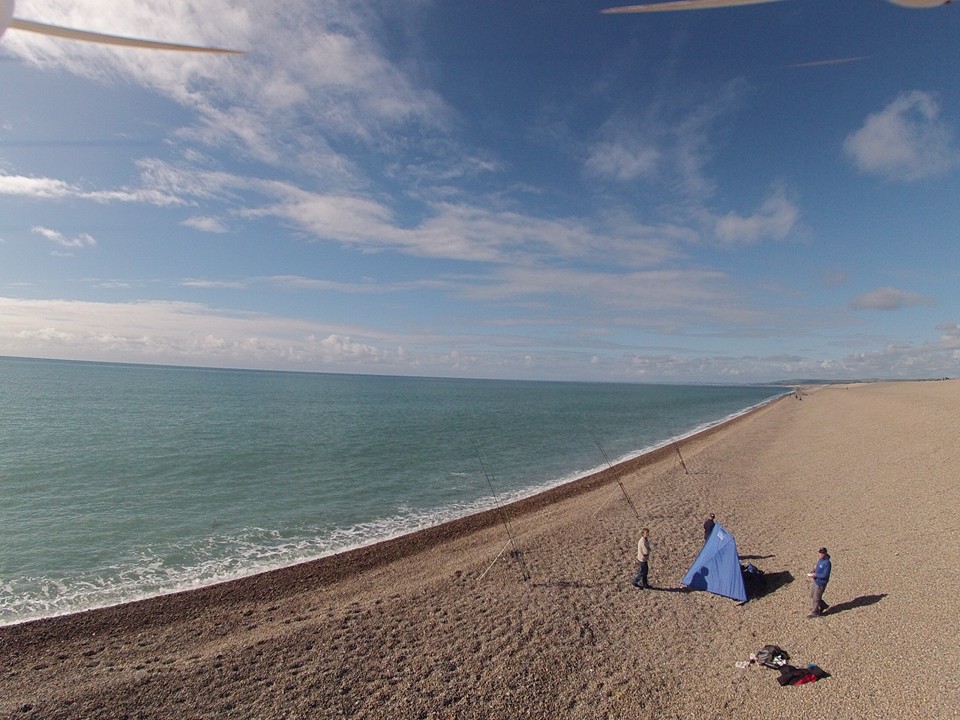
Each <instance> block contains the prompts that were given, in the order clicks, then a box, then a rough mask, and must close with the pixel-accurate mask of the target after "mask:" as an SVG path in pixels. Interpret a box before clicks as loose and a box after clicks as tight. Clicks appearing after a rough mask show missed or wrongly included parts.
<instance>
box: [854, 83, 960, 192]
mask: <svg viewBox="0 0 960 720" xmlns="http://www.w3.org/2000/svg"><path fill="white" fill-rule="evenodd" d="M843 150H844V152H845V153H846V155H847V156H848V157H849V158H850V159H851V160H852V161H853V162H854V164H855V165H856V166H857V168H858V169H859V170H860V171H861V172H865V173H870V174H874V175H880V176H881V177H884V178H886V179H888V180H900V181H906V182H912V181H916V180H922V179H924V178H931V177H939V176H942V175H945V174H947V173H948V172H950V171H952V170H953V169H955V168H956V167H958V166H960V149H958V147H957V145H956V143H955V142H954V139H953V134H952V133H951V131H950V128H949V127H948V126H947V124H946V123H945V122H943V121H942V120H941V119H940V106H939V104H938V103H937V101H936V99H935V98H934V96H933V95H932V94H930V93H925V92H921V91H919V90H914V91H912V92H908V93H904V94H903V95H900V96H899V97H898V98H897V99H896V100H894V101H893V102H892V103H890V104H889V105H888V106H887V107H886V108H884V109H883V110H881V111H880V112H878V113H875V114H873V115H870V116H869V117H868V118H867V120H866V122H865V123H864V125H863V127H862V128H860V129H859V130H857V131H856V132H854V133H852V134H851V135H849V136H848V137H847V139H846V140H845V141H844V143H843Z"/></svg>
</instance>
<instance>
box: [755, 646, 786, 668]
mask: <svg viewBox="0 0 960 720" xmlns="http://www.w3.org/2000/svg"><path fill="white" fill-rule="evenodd" d="M756 658H757V663H759V664H760V665H765V666H766V667H768V668H779V667H781V666H782V665H786V664H787V661H789V660H790V655H789V654H787V651H786V650H784V649H783V648H781V647H779V646H777V645H764V646H763V647H762V648H760V649H759V650H757V652H756Z"/></svg>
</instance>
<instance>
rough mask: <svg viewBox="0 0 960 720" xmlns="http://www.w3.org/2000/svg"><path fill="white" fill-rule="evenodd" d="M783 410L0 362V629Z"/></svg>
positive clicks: (539, 391)
mask: <svg viewBox="0 0 960 720" xmlns="http://www.w3.org/2000/svg"><path fill="white" fill-rule="evenodd" d="M783 392H785V389H784V388H778V387H756V386H732V387H721V386H689V385H685V386H665V385H632V384H593V383H556V382H512V381H482V380H450V379H428V378H397V377H376V376H353V375H325V374H300V373H280V372H262V371H240V370H208V369H194V368H173V367H155V366H131V365H113V364H98V363H75V362H66V361H49V360H24V359H14V358H0V533H2V545H0V625H3V624H10V623H16V622H21V621H23V620H27V619H31V618H37V617H45V616H49V615H57V614H62V613H67V612H75V611H78V610H83V609H88V608H92V607H100V606H104V605H111V604H115V603H118V602H124V601H127V600H132V599H136V598H142V597H148V596H151V595H157V594H161V593H166V592H172V591H175V590H181V589H185V588H191V587H198V586H201V585H208V584H210V583H213V582H218V581H222V580H227V579H231V578H235V577H240V576H244V575H249V574H252V573H255V572H260V571H264V570H268V569H273V568H277V567H282V566H286V565H291V564H294V563H297V562H301V561H304V560H308V559H312V558H317V557H321V556H324V555H330V554H333V553H336V552H339V551H343V550H346V549H349V548H352V547H356V546H359V545H365V544H369V543H372V542H375V541H377V540H382V539H385V538H389V537H394V536H396V535H399V534H403V533H407V532H411V531H413V530H416V529H419V528H423V527H427V526H430V525H434V524H436V523H439V522H442V521H444V520H449V519H452V518H454V517H459V516H463V515H466V514H469V513H472V512H476V511H478V510H481V509H486V508H488V507H491V506H492V505H493V502H494V500H493V497H492V495H491V490H490V484H488V482H487V478H486V476H485V474H484V470H483V466H481V459H482V462H483V465H484V466H485V467H486V470H487V472H488V473H489V474H490V475H491V476H492V480H493V485H494V489H495V490H496V493H497V496H498V498H499V500H500V501H501V502H503V501H506V500H509V499H514V498H518V497H522V496H525V495H530V494H532V493H534V492H537V491H539V490H543V489H546V488H548V487H552V486H554V485H557V484H559V483H562V482H565V481H569V480H571V479H574V478H576V477H580V476H582V475H584V474H586V473H588V472H590V471H593V470H596V469H598V468H600V467H603V466H605V465H606V462H605V460H604V457H603V454H602V453H601V451H600V449H599V448H598V446H597V442H596V441H595V438H596V439H597V440H599V442H600V444H601V446H602V447H603V450H604V451H605V452H606V454H607V455H608V456H609V457H610V459H611V460H613V461H616V460H618V459H623V458H626V457H630V456H634V455H636V454H638V453H640V452H642V451H644V450H647V449H650V448H652V447H656V446H658V445H662V444H664V443H665V442H668V441H670V440H671V439H673V438H677V437H681V436H684V435H687V434H689V433H691V432H693V431H695V430H697V429H700V428H702V427H705V426H707V425H711V424H714V423H716V422H718V421H720V420H723V419H725V418H727V417H730V416H732V415H736V414H738V413H740V412H742V411H744V410H746V409H748V408H750V407H753V406H756V405H758V404H761V403H763V402H766V401H767V400H769V399H771V398H773V397H775V396H777V395H780V394H782V393H783ZM478 456H479V457H478Z"/></svg>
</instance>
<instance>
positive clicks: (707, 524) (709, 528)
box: [703, 513, 717, 542]
mask: <svg viewBox="0 0 960 720" xmlns="http://www.w3.org/2000/svg"><path fill="white" fill-rule="evenodd" d="M716 517H717V516H716V515H714V514H713V513H710V517H708V518H707V519H706V520H704V521H703V541H704V542H706V541H707V540H709V539H710V533H712V532H713V526H714V525H716V524H717V523H716V522H714V518H716Z"/></svg>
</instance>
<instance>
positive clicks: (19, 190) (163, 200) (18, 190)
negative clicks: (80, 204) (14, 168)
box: [0, 172, 187, 207]
mask: <svg viewBox="0 0 960 720" xmlns="http://www.w3.org/2000/svg"><path fill="white" fill-rule="evenodd" d="M0 195H15V196H20V197H26V198H33V199H37V200H50V199H54V200H58V199H67V198H76V199H79V200H90V201H93V202H97V203H103V204H108V203H112V202H131V203H146V204H150V205H157V206H161V207H162V206H171V205H183V204H186V203H187V201H185V200H183V199H181V198H179V197H177V196H175V195H171V194H169V193H166V192H162V191H158V190H155V189H152V188H142V189H138V190H125V189H120V190H95V191H87V190H83V189H82V188H80V187H78V186H76V185H71V184H70V183H67V182H64V181H63V180H57V179H54V178H42V177H41V178H35V177H26V176H23V175H9V174H6V173H3V172H0Z"/></svg>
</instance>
